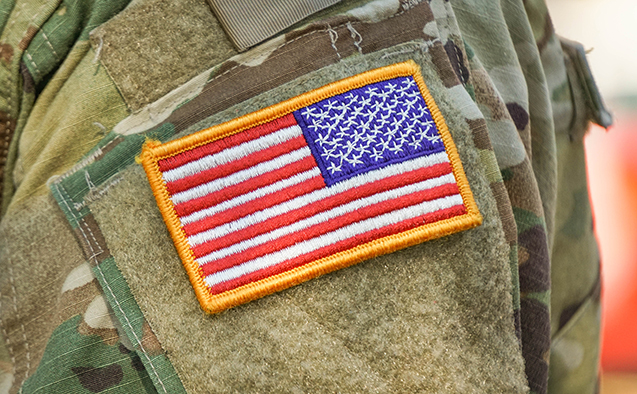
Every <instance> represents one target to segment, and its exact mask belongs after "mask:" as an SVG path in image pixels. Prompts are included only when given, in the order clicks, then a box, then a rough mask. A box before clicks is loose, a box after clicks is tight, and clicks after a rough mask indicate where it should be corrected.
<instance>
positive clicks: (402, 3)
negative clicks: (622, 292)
mask: <svg viewBox="0 0 637 394" xmlns="http://www.w3.org/2000/svg"><path fill="white" fill-rule="evenodd" d="M0 29H1V32H0V177H2V188H3V189H2V218H1V221H0V328H1V329H2V330H1V331H0V338H2V341H3V345H2V346H0V393H4V392H9V393H18V392H22V393H30V392H53V393H57V392H60V393H93V392H125V393H154V392H159V393H181V392H192V393H208V392H245V391H254V392H336V391H339V392H410V393H411V392H440V391H445V392H529V391H530V392H531V393H536V394H540V393H547V392H548V393H571V392H572V393H595V392H596V390H597V389H598V381H597V375H598V359H599V324H600V320H599V319H600V317H599V315H600V313H599V311H600V302H599V297H600V272H599V257H598V253H597V249H596V246H595V241H594V235H593V223H592V216H591V211H590V206H589V203H588V193H587V184H586V174H585V170H584V151H583V144H582V138H583V136H584V134H585V132H586V130H587V127H588V123H589V122H590V121H594V122H596V123H598V124H601V125H603V126H608V125H609V124H610V122H611V121H612V119H611V116H610V114H609V113H608V111H607V110H606V109H605V108H604V104H603V102H602V100H601V99H600V97H599V93H598V92H597V90H596V87H595V84H594V81H593V78H592V76H591V73H590V69H589V68H588V65H587V63H586V58H585V54H584V53H583V50H582V48H581V46H579V45H578V44H576V43H572V42H569V41H567V40H563V39H559V38H558V37H557V36H556V35H555V32H554V30H553V26H552V23H551V20H550V17H549V15H548V11H547V9H546V5H545V3H544V1H543V0H526V1H521V0H506V1H484V2H471V1H464V0H451V1H445V0H431V1H426V2H421V1H411V0H409V1H408V0H375V1H370V0H344V1H341V2H340V3H339V4H337V5H335V6H331V7H328V8H326V9H324V10H322V11H319V12H318V13H316V14H314V15H312V16H310V17H309V18H307V19H306V20H304V21H301V22H298V23H296V24H295V25H294V26H291V27H288V28H287V29H286V30H285V31H284V32H282V33H279V34H276V35H275V36H274V37H273V38H271V39H270V40H268V41H266V42H264V43H262V44H260V45H258V46H256V47H254V48H252V49H250V50H248V51H246V52H244V53H240V54H239V53H237V51H236V49H235V48H234V47H233V45H232V43H231V40H230V39H229V38H228V37H227V36H226V34H225V32H224V31H223V29H222V28H221V23H220V22H219V21H218V20H217V19H216V18H215V16H214V13H213V12H212V10H211V8H210V7H209V5H208V4H206V2H205V1H204V0H188V1H187V2H181V3H179V4H176V3H175V4H172V3H165V4H164V2H158V1H155V0H137V1H135V2H132V3H131V4H130V5H128V1H127V0H121V1H110V0H109V1H106V0H82V1H66V0H55V1H43V0H15V1H13V0H6V1H1V2H0ZM89 37H90V42H89ZM407 60H411V61H415V62H416V63H418V64H419V66H420V67H421V69H422V72H423V77H424V79H425V81H426V83H427V86H428V87H429V88H430V90H431V92H432V95H433V96H434V97H435V99H436V103H437V104H438V105H439V106H440V109H441V111H442V113H443V114H444V116H445V119H446V120H447V122H448V125H449V129H450V132H451V134H452V136H453V138H454V140H455V141H456V144H457V147H458V152H459V155H460V158H461V160H462V164H463V166H464V167H465V170H466V173H467V178H468V180H469V184H470V185H471V189H472V191H473V192H474V195H475V198H476V202H477V204H478V207H479V210H480V213H481V214H482V216H483V218H484V221H483V224H482V225H481V226H479V227H477V228H475V229H471V230H467V231H465V232H462V233H458V234H453V235H450V236H448V237H443V238H441V239H438V240H431V241H428V242H425V243H423V244H420V245H417V246H413V247H410V248H407V249H404V250H402V251H398V252H395V253H392V254H389V255H386V256H381V257H377V258H374V259H371V260H368V261H365V262H363V263H360V264H358V265H356V266H353V267H349V268H346V269H343V270H340V271H337V272H333V273H331V274H328V275H325V276H322V277H320V278H317V279H313V280H311V281H308V282H305V283H303V284H302V285H299V286H296V287H294V288H290V289H288V290H285V291H283V292H280V293H277V294H275V295H270V296H267V297H264V298H261V299H259V300H256V301H253V302H250V303H247V304H245V305H243V306H240V307H236V308H233V309H230V310H228V311H226V312H224V313H221V314H219V315H214V316H207V315H205V314H203V312H202V311H201V309H200V307H199V306H198V304H197V301H196V298H195V295H194V292H193V291H192V287H190V284H189V283H188V277H187V275H186V272H185V270H184V269H183V266H182V264H181V261H180V259H179V257H178V255H177V252H176V250H175V247H174V246H173V243H172V240H171V239H170V237H169V234H168V231H167V229H166V226H165V225H164V223H163V221H162V218H161V215H160V212H159V210H158V208H157V205H156V203H155V201H154V197H153V194H152V191H151V189H150V187H149V184H148V181H147V180H146V177H145V175H144V172H143V169H142V167H141V166H140V165H139V164H138V163H137V162H136V157H137V156H138V155H139V154H140V152H141V149H142V146H143V145H144V143H145V142H146V141H147V140H149V139H150V140H156V141H161V142H167V141H171V140H175V139H178V138H180V137H183V136H187V135H191V134H193V133H196V132H197V131H199V130H202V129H205V128H208V127H211V126H215V125H218V124H220V123H223V122H225V121H228V120H232V119H235V118H237V117H240V116H242V115H245V114H248V113H251V112H254V111H258V110H260V109H263V108H264V107H267V106H269V105H273V104H276V103H279V102H281V101H283V100H287V99H290V98H292V97H294V96H297V95H300V94H303V93H306V92H308V91H311V90H312V89H316V88H318V87H320V86H323V85H326V84H329V83H331V82H334V81H337V80H339V79H343V78H347V77H350V76H353V75H356V74H359V73H362V72H365V71H368V70H371V69H374V68H377V67H382V66H386V65H391V64H395V63H398V62H402V61H407ZM319 137H320V136H317V138H319ZM336 164H338V163H336ZM328 165H329V163H328V164H327V165H326V169H327V168H328V167H327V166H328ZM333 168H334V167H333ZM334 171H336V170H334ZM363 175H364V174H363Z"/></svg>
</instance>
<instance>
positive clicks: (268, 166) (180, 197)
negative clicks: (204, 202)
mask: <svg viewBox="0 0 637 394" xmlns="http://www.w3.org/2000/svg"><path fill="white" fill-rule="evenodd" d="M311 155H312V152H310V148H308V147H307V146H304V147H303V148H300V149H297V150H294V151H292V152H290V153H286V154H284V155H281V156H278V157H275V158H274V159H272V160H268V161H264V162H262V163H259V164H257V165H255V166H253V167H250V168H246V169H245V170H241V171H237V172H235V173H232V174H230V175H228V176H226V177H223V178H218V179H215V180H214V181H210V182H207V183H203V184H201V185H199V186H196V187H193V188H192V189H188V190H185V191H183V192H181V193H175V194H173V195H172V196H171V197H170V199H171V200H172V202H173V204H175V205H177V204H180V203H183V202H186V201H190V200H194V199H195V198H199V197H203V196H205V195H206V194H210V193H213V192H216V191H219V190H221V189H223V188H226V187H228V186H233V185H236V184H237V183H240V182H245V181H247V180H248V179H250V178H254V177H257V176H259V175H263V174H265V173H267V172H270V171H275V170H278V169H280V168H282V167H285V166H286V165H288V164H292V163H294V162H297V161H299V160H303V159H305V158H306V157H308V156H311Z"/></svg>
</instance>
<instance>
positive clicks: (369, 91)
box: [365, 86, 378, 97]
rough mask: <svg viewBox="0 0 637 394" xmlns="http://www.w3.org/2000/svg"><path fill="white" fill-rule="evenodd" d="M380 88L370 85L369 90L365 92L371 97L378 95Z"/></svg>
mask: <svg viewBox="0 0 637 394" xmlns="http://www.w3.org/2000/svg"><path fill="white" fill-rule="evenodd" d="M377 90H378V88H373V87H371V86H370V87H368V88H367V90H366V91H365V94H367V95H369V96H370V97H374V96H376V95H377V93H376V91H377Z"/></svg>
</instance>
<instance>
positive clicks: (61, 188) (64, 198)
mask: <svg viewBox="0 0 637 394" xmlns="http://www.w3.org/2000/svg"><path fill="white" fill-rule="evenodd" d="M54 187H55V188H56V189H57V190H58V192H59V193H60V194H61V195H62V201H63V202H64V205H66V207H67V209H68V210H69V212H70V213H71V215H72V216H73V219H74V220H75V222H76V223H77V224H78V228H79V230H80V233H81V234H82V237H83V238H84V241H85V242H86V243H87V245H88V247H89V248H90V249H91V253H93V255H92V256H91V257H90V258H92V259H94V260H95V267H96V268H97V271H98V272H99V273H100V276H101V277H102V280H103V281H104V284H106V288H107V289H108V291H109V292H110V294H111V296H112V297H113V300H115V304H116V305H117V308H118V309H119V310H120V312H121V313H122V316H124V319H125V320H126V324H127V325H128V327H129V328H130V330H131V332H132V333H133V336H134V337H135V340H136V341H137V343H138V344H139V347H140V349H141V351H142V354H143V355H144V356H145V357H146V360H147V361H148V364H150V366H151V368H152V370H153V373H154V374H155V376H156V377H157V380H158V381H159V383H160V384H161V387H162V389H163V391H164V393H168V391H167V390H166V386H165V385H164V382H163V381H162V380H161V377H160V376H159V374H158V372H157V370H156V369H155V365H154V364H153V361H152V359H151V358H150V357H149V355H148V353H147V352H146V349H145V348H144V345H143V344H142V342H141V340H140V339H139V337H138V336H137V333H136V332H135V329H134V328H133V326H132V324H131V322H130V320H129V319H128V316H127V315H126V312H125V311H124V309H123V308H122V306H121V305H120V303H119V301H118V300H117V297H116V296H115V293H114V292H113V289H112V288H111V287H110V284H109V283H108V280H107V279H106V276H105V275H104V272H103V271H102V269H101V267H100V265H99V262H98V261H97V259H96V258H95V257H96V256H97V255H99V254H101V253H103V250H102V249H101V247H100V246H99V244H98V243H97V240H96V239H95V235H94V234H93V232H92V231H91V229H90V228H89V227H87V228H86V229H87V231H88V232H89V233H90V235H91V238H92V239H93V241H94V242H95V243H96V245H97V246H98V247H99V249H100V252H99V253H97V254H95V253H94V250H93V246H92V244H91V242H90V241H89V239H88V237H87V236H86V233H85V232H84V229H83V228H82V226H81V224H80V223H79V220H78V218H77V216H76V214H75V211H74V210H73V209H72V208H71V206H70V205H69V204H68V202H67V198H68V199H70V197H69V195H68V193H67V192H66V190H65V189H64V187H63V186H61V185H60V184H59V183H55V184H54ZM82 222H83V221H82Z"/></svg>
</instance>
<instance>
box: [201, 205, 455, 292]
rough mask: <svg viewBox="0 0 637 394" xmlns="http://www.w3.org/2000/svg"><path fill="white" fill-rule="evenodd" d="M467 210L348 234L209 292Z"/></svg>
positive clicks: (444, 210) (222, 290)
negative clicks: (330, 243) (351, 235)
mask: <svg viewBox="0 0 637 394" xmlns="http://www.w3.org/2000/svg"><path fill="white" fill-rule="evenodd" d="M465 213H466V210H465V208H464V206H463V205H456V206H454V207H451V208H447V209H443V210H440V211H436V212H432V213H428V214H426V215H422V216H418V217H416V218H413V219H409V220H406V221H403V222H400V223H397V224H394V225H390V226H387V227H383V228H380V229H377V230H371V231H368V232H366V233H363V234H359V235H357V236H354V237H352V238H348V239H346V240H343V241H340V242H337V243H335V244H332V245H328V246H325V247H323V248H320V249H317V250H315V251H313V252H310V253H307V254H304V255H301V256H299V257H296V258H293V259H290V260H287V261H284V262H282V263H280V264H277V265H275V266H272V267H268V268H264V269H262V270H259V271H255V272H251V273H249V274H246V275H243V276H241V277H239V278H236V279H232V280H229V281H227V282H222V283H218V284H216V285H214V286H212V287H210V293H212V294H219V293H223V292H224V291H228V290H232V289H235V288H237V287H239V286H243V285H245V284H248V283H251V282H256V281H258V280H261V279H265V278H268V277H271V276H274V275H277V274H280V273H282V272H285V271H289V270H292V269H294V268H296V267H300V266H302V265H304V264H307V263H310V262H312V261H315V260H318V259H321V258H323V257H326V256H329V255H332V254H334V253H338V252H342V251H345V250H348V249H351V248H353V247H355V246H358V245H362V244H365V243H367V242H370V241H373V240H376V239H378V238H381V237H385V236H388V235H392V234H396V233H399V232H402V231H406V230H409V229H412V228H415V227H418V226H422V225H423V224H427V223H433V222H437V221H440V220H444V219H447V218H450V217H454V216H460V215H463V214H465Z"/></svg>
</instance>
